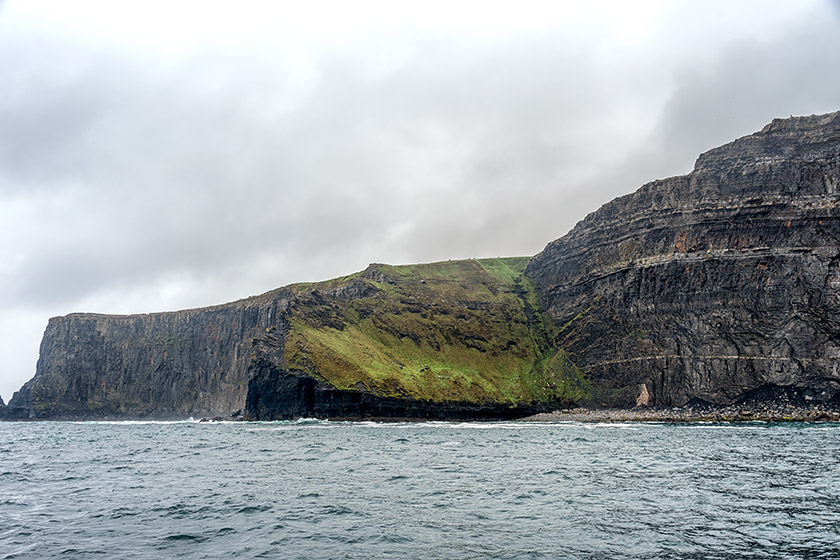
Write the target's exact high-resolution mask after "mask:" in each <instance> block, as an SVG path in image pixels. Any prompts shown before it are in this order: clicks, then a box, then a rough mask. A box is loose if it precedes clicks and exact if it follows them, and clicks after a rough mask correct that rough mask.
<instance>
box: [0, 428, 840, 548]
mask: <svg viewBox="0 0 840 560" xmlns="http://www.w3.org/2000/svg"><path fill="white" fill-rule="evenodd" d="M838 457H840V425H837V424H821V425H819V424H812V425H807V424H799V425H795V424H777V425H766V424H739V425H722V424H719V425H715V424H693V425H665V424H621V425H616V424H595V425H592V424H590V425H585V424H542V425H531V424H441V423H415V424H374V423H326V422H308V423H306V422H304V423H253V424H250V423H231V424H198V423H170V424H167V423H78V424H77V423H53V422H46V423H20V424H11V423H5V424H3V423H0V558H38V559H41V558H126V559H128V558H154V559H159V558H233V557H238V558H283V559H303V558H313V559H327V558H329V559H344V558H348V559H349V558H359V559H362V558H364V559H368V558H380V559H386V558H388V559H390V558H393V559H397V558H399V559H404V558H408V559H411V558H418V559H420V558H422V559H434V558H581V559H589V558H592V559H595V558H598V559H601V558H663V559H665V558H668V559H671V558H686V559H688V558H690V559H701V558H702V559H705V558H709V559H712V558H716V559H728V558H774V559H775V558H779V559H782V558H840V464H839V463H838Z"/></svg>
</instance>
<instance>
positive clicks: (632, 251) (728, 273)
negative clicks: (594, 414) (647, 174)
mask: <svg viewBox="0 0 840 560" xmlns="http://www.w3.org/2000/svg"><path fill="white" fill-rule="evenodd" d="M838 184H840V113H833V114H829V115H822V116H812V117H799V118H791V119H786V120H775V121H773V122H772V123H771V124H770V125H768V126H766V127H765V128H764V129H763V130H762V131H760V132H758V133H756V134H752V135H750V136H747V137H744V138H740V139H738V140H736V141H734V142H732V143H730V144H727V145H725V146H722V147H720V148H717V149H714V150H711V151H709V152H707V153H705V154H702V155H701V156H700V157H699V158H698V159H697V163H696V165H695V167H694V170H693V171H692V172H691V173H689V174H688V175H686V176H683V177H674V178H670V179H666V180H663V181H655V182H653V183H649V184H647V185H645V186H643V187H642V188H640V189H639V190H638V191H636V192H634V193H633V194H630V195H627V196H624V197H621V198H618V199H616V200H614V201H612V202H610V203H608V204H606V205H604V206H603V207H602V208H601V209H599V210H597V211H596V212H594V213H592V214H590V215H589V216H587V217H586V218H585V219H584V220H583V221H581V222H580V223H579V224H578V225H577V226H576V227H575V228H574V229H573V230H572V231H571V232H570V233H569V234H568V235H566V236H564V237H562V238H561V239H558V240H557V241H554V242H552V243H550V244H549V245H548V246H547V247H546V248H545V250H544V251H543V252H542V253H540V254H539V255H537V256H536V257H534V258H533V260H532V261H531V262H530V263H529V265H528V269H527V276H528V277H529V278H531V279H532V280H533V281H534V284H535V285H536V287H537V289H538V290H539V292H540V294H541V298H542V305H543V307H544V309H545V310H546V312H547V314H548V315H549V316H550V317H552V318H553V319H555V320H556V321H557V323H558V324H559V325H561V327H560V328H559V331H558V333H557V334H556V337H555V339H554V343H555V344H556V345H557V346H559V347H562V348H564V349H565V350H566V351H567V352H568V354H569V356H570V358H571V359H572V360H573V361H574V362H575V363H576V364H577V365H578V366H579V367H580V368H581V369H583V370H584V371H586V372H587V376H588V378H589V379H590V380H591V381H592V383H593V384H594V385H595V386H597V387H598V388H599V391H598V395H597V396H596V400H598V401H603V402H606V403H609V404H612V405H618V406H632V405H634V404H635V403H636V401H637V400H639V401H641V402H649V403H651V404H654V405H659V406H667V405H681V404H685V403H686V402H688V401H690V400H692V399H695V400H701V401H706V402H711V403H719V404H725V403H729V402H732V401H734V400H736V399H738V398H741V397H743V396H745V395H747V394H748V393H749V392H750V391H754V390H758V389H761V388H766V387H793V388H800V389H801V390H802V391H804V392H805V393H806V397H807V398H808V399H814V400H829V399H832V398H833V397H834V396H835V395H837V393H838V390H840V190H838Z"/></svg>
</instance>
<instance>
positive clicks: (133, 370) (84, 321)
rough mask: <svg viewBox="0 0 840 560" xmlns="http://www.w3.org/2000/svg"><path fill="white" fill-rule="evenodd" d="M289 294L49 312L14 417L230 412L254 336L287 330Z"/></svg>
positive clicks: (239, 405)
mask: <svg viewBox="0 0 840 560" xmlns="http://www.w3.org/2000/svg"><path fill="white" fill-rule="evenodd" d="M288 302H289V294H288V292H286V291H284V290H278V291H275V292H271V293H269V294H265V295H263V296H259V297H256V298H250V299H246V300H242V301H239V302H235V303H231V304H227V305H222V306H218V307H211V308H205V309H195V310H188V311H178V312H172V313H156V314H151V315H129V316H109V315H92V314H73V315H68V316H66V317H56V318H54V319H51V320H50V322H49V324H48V325H47V329H46V332H45V333H44V338H43V340H42V342H41V353H40V358H39V360H38V365H37V368H36V374H35V377H34V378H33V379H31V380H30V381H28V382H27V383H26V384H25V385H24V386H23V387H22V388H21V390H20V391H18V392H17V393H15V396H14V397H13V398H12V399H11V401H10V402H9V405H8V406H7V410H6V415H7V416H8V417H11V418H28V417H34V418H97V417H104V416H128V417H145V416H153V417H156V418H169V417H172V418H185V417H188V416H191V415H216V414H225V415H229V414H230V413H231V411H236V410H241V409H243V408H244V406H245V397H246V395H247V392H248V379H249V372H248V370H249V367H250V363H251V352H252V339H253V338H254V337H259V336H261V335H264V334H265V333H266V331H267V330H271V331H275V330H276V331H278V332H284V330H285V327H286V323H285V310H286V308H287V307H288Z"/></svg>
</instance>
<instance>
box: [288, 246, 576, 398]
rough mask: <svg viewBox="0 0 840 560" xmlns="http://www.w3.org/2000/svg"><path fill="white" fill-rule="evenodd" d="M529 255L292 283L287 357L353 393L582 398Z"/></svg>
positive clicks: (378, 267) (375, 268) (378, 268)
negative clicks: (557, 343)
mask: <svg viewBox="0 0 840 560" xmlns="http://www.w3.org/2000/svg"><path fill="white" fill-rule="evenodd" d="M527 263H528V258H526V257H521V258H520V257H515V258H499V259H482V260H465V261H447V262H439V263H431V264H420V265H409V266H389V265H383V264H373V265H371V266H370V267H368V268H367V269H366V270H365V271H363V272H361V273H358V274H354V275H351V276H347V277H344V278H338V279H335V280H330V281H328V282H322V283H317V284H300V285H296V286H292V287H291V289H292V290H293V292H294V293H295V296H296V297H294V298H293V302H292V304H291V306H290V308H289V311H288V317H289V325H290V327H289V332H288V333H287V335H286V343H285V350H284V360H285V362H286V365H287V367H288V368H289V369H293V370H299V371H303V372H306V373H308V374H310V375H312V376H314V377H316V378H319V379H322V380H323V381H325V382H327V383H328V384H329V385H331V386H333V387H335V388H337V389H344V390H359V391H365V392H371V393H374V394H377V395H380V396H388V397H402V398H414V399H420V400H426V401H435V402H447V401H449V402H455V401H460V402H472V403H501V404H512V405H516V404H522V403H535V402H546V401H564V402H565V401H579V400H581V399H583V398H586V397H587V396H588V394H589V389H588V384H587V383H586V381H585V380H584V377H583V375H582V373H581V372H580V370H579V369H578V368H577V367H576V366H575V365H574V364H573V363H572V362H571V361H570V360H568V358H567V357H566V356H565V354H563V353H562V351H558V350H556V349H553V348H552V347H551V345H550V343H549V340H550V331H551V330H552V329H551V326H550V325H547V324H546V323H545V322H544V319H543V317H542V315H541V314H540V312H539V304H538V301H537V294H536V291H535V290H534V288H533V286H532V285H531V283H530V281H529V280H528V279H526V278H525V277H524V276H523V272H524V270H525V266H526V264H527Z"/></svg>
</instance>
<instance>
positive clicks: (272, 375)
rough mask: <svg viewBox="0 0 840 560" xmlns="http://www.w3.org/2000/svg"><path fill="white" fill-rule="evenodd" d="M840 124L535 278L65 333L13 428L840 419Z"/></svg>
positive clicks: (494, 264)
mask: <svg viewBox="0 0 840 560" xmlns="http://www.w3.org/2000/svg"><path fill="white" fill-rule="evenodd" d="M838 185H840V113H833V114H829V115H822V116H811V117H798V118H791V119H785V120H776V121H773V122H772V123H771V124H770V125H768V126H767V127H765V128H764V129H763V130H762V131H760V132H758V133H755V134H752V135H750V136H746V137H744V138H740V139H738V140H736V141H734V142H732V143H730V144H727V145H725V146H722V147H720V148H717V149H714V150H711V151H709V152H707V153H705V154H702V155H701V156H700V157H699V158H698V160H697V163H696V165H695V168H694V170H693V171H692V172H691V173H689V174H688V175H685V176H682V177H673V178H670V179H665V180H661V181H655V182H652V183H649V184H647V185H644V186H643V187H641V188H640V189H639V190H638V191H636V192H634V193H632V194H630V195H627V196H624V197H621V198H618V199H616V200H614V201H612V202H610V203H608V204H606V205H604V206H603V207H602V208H600V209H599V210H597V211H596V212H594V213H592V214H590V215H589V216H587V217H586V218H585V219H584V220H582V221H581V222H580V223H579V224H578V225H577V226H575V228H574V229H573V230H572V231H571V232H569V233H568V234H567V235H565V236H564V237H562V238H560V239H558V240H556V241H554V242H552V243H550V244H549V245H548V246H547V247H546V248H545V249H544V250H543V251H542V252H541V253H540V254H538V255H537V256H535V257H533V258H532V259H528V258H506V259H484V260H467V261H447V262H441V263H432V264H423V265H411V266H388V265H383V264H373V265H371V266H369V267H368V268H367V269H366V270H364V271H362V272H359V273H356V274H352V275H350V276H347V277H343V278H337V279H335V280H330V281H327V282H319V283H313V284H297V285H292V286H288V287H285V288H281V289H278V290H275V291H272V292H269V293H267V294H263V295H261V296H257V297H253V298H248V299H244V300H240V301H237V302H234V303H230V304H226V305H221V306H217V307H211V308H205V309H195V310H187V311H179V312H172V313H157V314H150V315H136V316H122V317H120V316H105V315H90V314H73V315H68V316H66V317H59V318H54V319H51V320H50V322H49V324H48V326H47V329H46V332H45V334H44V338H43V341H42V344H41V354H40V358H39V360H38V364H37V368H36V373H35V376H34V377H33V379H32V380H30V381H29V382H27V383H26V384H25V385H24V386H23V387H22V388H21V390H20V391H18V392H17V393H16V394H15V396H14V397H13V398H12V399H11V400H10V402H9V403H8V405H7V406H5V407H4V406H2V404H0V417H6V418H99V417H106V416H107V417H114V416H118V417H155V418H167V417H186V416H229V415H231V414H232V413H236V412H240V413H241V414H242V415H244V416H245V417H250V418H255V419H285V418H296V417H301V416H314V417H324V418H360V417H393V418H399V417H412V418H466V419H470V418H508V417H515V416H522V415H525V414H530V413H533V412H538V411H544V410H552V409H554V408H560V407H566V406H571V405H578V404H583V405H590V406H591V405H599V406H600V405H611V406H619V407H632V406H636V405H653V406H679V405H683V404H686V403H714V404H730V403H733V402H738V401H739V400H740V399H745V398H746V399H753V400H754V399H755V398H757V396H760V397H761V398H762V399H772V398H773V396H774V395H776V394H778V395H785V396H787V395H798V398H802V399H804V402H812V401H823V402H830V401H840V188H838Z"/></svg>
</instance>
